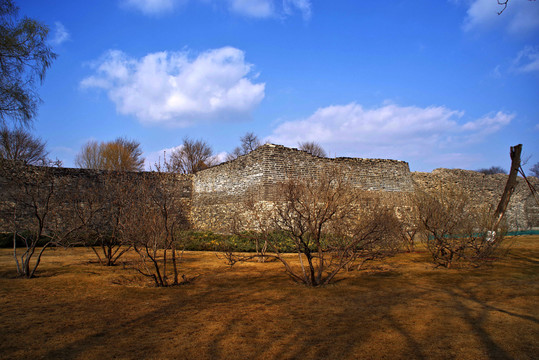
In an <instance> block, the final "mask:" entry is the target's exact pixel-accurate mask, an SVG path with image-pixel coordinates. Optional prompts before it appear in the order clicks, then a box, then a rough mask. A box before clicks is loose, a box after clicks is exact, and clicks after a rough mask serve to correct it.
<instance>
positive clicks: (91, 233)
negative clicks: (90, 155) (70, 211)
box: [77, 172, 133, 266]
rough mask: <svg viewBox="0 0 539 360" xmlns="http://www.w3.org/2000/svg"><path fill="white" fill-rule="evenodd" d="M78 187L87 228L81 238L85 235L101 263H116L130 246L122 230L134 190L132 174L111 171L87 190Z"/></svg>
mask: <svg viewBox="0 0 539 360" xmlns="http://www.w3.org/2000/svg"><path fill="white" fill-rule="evenodd" d="M77 189H78V190H79V191H78V193H79V198H80V201H81V203H82V204H84V206H83V207H82V210H83V211H81V216H82V217H83V219H84V223H85V227H84V229H83V230H84V231H83V233H82V234H81V237H84V240H85V241H84V242H85V244H86V245H87V246H89V247H90V248H91V249H92V250H93V251H94V253H95V254H96V256H97V258H98V260H99V263H100V264H101V265H105V266H113V265H115V264H116V262H117V261H118V260H119V259H120V257H121V256H122V255H123V254H125V253H126V252H128V251H129V250H130V249H131V245H130V243H129V241H127V239H125V238H123V237H122V233H121V229H122V226H124V224H123V223H122V222H123V221H125V220H126V217H125V211H126V208H127V205H128V203H129V197H130V196H131V193H132V191H133V185H132V182H131V177H130V176H129V174H128V173H126V172H108V173H105V174H103V176H102V177H96V179H95V180H94V181H92V184H91V186H89V187H88V188H87V189H85V187H84V186H78V187H77Z"/></svg>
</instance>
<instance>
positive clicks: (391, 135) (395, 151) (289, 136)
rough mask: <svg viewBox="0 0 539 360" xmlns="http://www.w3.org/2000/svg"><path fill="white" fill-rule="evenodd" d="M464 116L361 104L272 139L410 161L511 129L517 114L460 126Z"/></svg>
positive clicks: (285, 126)
mask: <svg viewBox="0 0 539 360" xmlns="http://www.w3.org/2000/svg"><path fill="white" fill-rule="evenodd" d="M463 116H464V113H463V112H462V111H456V110H451V109H449V108H447V107H444V106H430V107H426V108H421V107H416V106H398V105H395V104H386V105H383V106H381V107H378V108H373V109H365V108H364V107H362V106H361V105H359V104H356V103H351V104H347V105H334V106H328V107H325V108H320V109H318V110H316V111H315V113H314V114H312V115H311V116H309V117H308V118H306V119H300V120H296V121H287V122H285V123H282V124H281V125H279V126H278V127H277V128H276V129H275V130H274V131H273V134H272V135H271V136H269V137H268V140H269V141H271V142H274V143H278V144H283V145H287V146H297V144H298V143H299V142H302V141H316V142H318V143H320V144H322V145H323V146H324V147H325V148H326V150H329V151H330V152H332V153H335V152H337V153H338V154H339V155H340V156H343V155H346V156H363V157H371V156H375V157H392V158H409V157H413V156H422V155H425V151H427V150H426V149H430V151H435V150H440V149H453V148H454V147H458V146H461V145H463V144H470V143H473V142H480V141H482V140H484V138H485V137H486V136H487V135H489V134H492V133H494V132H496V131H498V130H500V129H501V128H502V127H503V126H505V125H507V124H509V123H510V122H511V120H512V119H513V118H514V115H511V114H506V113H503V112H498V113H496V114H494V115H488V116H484V117H482V118H480V119H477V120H474V121H468V122H466V123H464V124H461V123H460V122H461V121H460V120H461V119H462V117H463Z"/></svg>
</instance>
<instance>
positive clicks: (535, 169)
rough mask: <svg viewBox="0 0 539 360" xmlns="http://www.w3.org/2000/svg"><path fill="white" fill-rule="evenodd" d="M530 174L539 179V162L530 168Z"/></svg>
mask: <svg viewBox="0 0 539 360" xmlns="http://www.w3.org/2000/svg"><path fill="white" fill-rule="evenodd" d="M530 172H531V173H532V175H533V176H535V177H538V178H539V162H538V163H535V165H533V166H532V167H531V168H530Z"/></svg>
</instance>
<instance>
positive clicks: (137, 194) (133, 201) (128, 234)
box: [122, 170, 192, 287]
mask: <svg viewBox="0 0 539 360" xmlns="http://www.w3.org/2000/svg"><path fill="white" fill-rule="evenodd" d="M175 181H177V179H176V177H174V176H170V174H167V173H164V172H161V171H159V170H158V171H157V172H152V173H141V174H140V176H138V177H136V178H134V179H133V180H132V182H133V183H134V184H135V187H134V188H133V190H132V191H131V196H130V197H129V203H128V206H127V208H126V211H125V215H124V220H123V221H122V224H123V225H122V236H123V237H124V238H125V239H129V242H130V243H131V245H132V246H133V248H134V250H135V251H136V252H137V254H138V255H139V262H138V265H137V267H136V269H137V271H138V272H140V273H141V274H142V275H144V276H147V277H149V278H151V279H152V280H153V282H154V284H155V285H156V286H158V287H162V286H169V285H178V284H180V283H185V282H189V281H191V280H192V278H191V279H190V278H188V277H186V276H185V275H182V280H180V279H179V272H178V268H179V260H180V259H179V256H178V255H179V254H178V248H177V246H178V242H179V239H178V236H179V234H180V230H181V229H182V228H183V227H184V226H186V225H185V224H186V221H185V213H184V205H183V203H181V200H179V196H177V195H178V194H176V193H175V192H176V191H177V189H178V186H177V184H175Z"/></svg>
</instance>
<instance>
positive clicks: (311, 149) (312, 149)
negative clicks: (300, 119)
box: [299, 141, 327, 157]
mask: <svg viewBox="0 0 539 360" xmlns="http://www.w3.org/2000/svg"><path fill="white" fill-rule="evenodd" d="M299 149H300V150H303V151H306V152H308V153H309V154H311V155H314V156H318V157H327V153H326V151H325V150H324V149H323V148H322V146H320V144H318V143H316V142H314V141H306V142H302V143H299Z"/></svg>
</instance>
